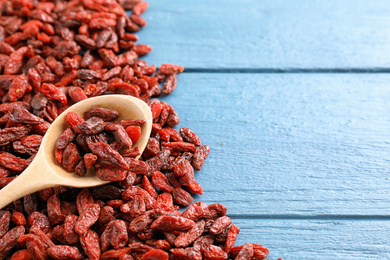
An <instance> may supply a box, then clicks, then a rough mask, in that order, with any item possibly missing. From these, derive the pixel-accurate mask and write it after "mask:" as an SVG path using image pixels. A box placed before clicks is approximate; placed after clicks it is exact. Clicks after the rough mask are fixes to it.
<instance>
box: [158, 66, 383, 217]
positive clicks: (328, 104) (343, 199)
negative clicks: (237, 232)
mask: <svg viewBox="0 0 390 260" xmlns="http://www.w3.org/2000/svg"><path fill="white" fill-rule="evenodd" d="M389 82H390V76H389V75H384V74H369V75H366V74H347V75H346V74H332V75H328V74H232V73H229V74H210V73H204V74H185V73H184V74H182V75H180V76H179V78H178V87H177V89H176V90H175V92H174V93H172V94H171V95H170V96H168V97H163V98H162V100H165V101H167V102H168V103H170V104H171V105H172V106H173V107H175V108H176V110H177V112H178V114H179V116H180V118H181V123H180V125H179V126H183V127H189V128H190V129H192V130H193V131H194V132H195V133H197V134H198V135H199V136H200V138H201V140H202V142H203V143H204V144H209V145H210V146H211V152H210V155H209V158H208V159H207V161H206V163H205V165H204V166H203V169H202V170H201V171H200V172H197V173H196V179H197V180H198V182H199V183H200V184H201V185H202V187H203V188H204V195H202V196H198V197H196V200H202V201H204V202H206V203H208V204H209V203H215V202H221V203H223V204H224V205H225V206H227V208H228V209H229V212H230V214H231V215H232V216H234V217H237V218H239V217H249V218H251V217H254V218H259V217H260V218H272V217H284V218H300V217H302V218H305V217H310V218H323V219H327V218H328V217H329V218H334V217H338V216H341V217H343V216H361V217H370V216H371V217H376V216H381V217H383V216H384V217H390V207H389V201H390V175H389V169H390V159H389V158H390V156H389V155H390V142H389V140H390V114H389V112H388V111H389V110H390V103H389V102H388V100H389V99H390V84H389Z"/></svg>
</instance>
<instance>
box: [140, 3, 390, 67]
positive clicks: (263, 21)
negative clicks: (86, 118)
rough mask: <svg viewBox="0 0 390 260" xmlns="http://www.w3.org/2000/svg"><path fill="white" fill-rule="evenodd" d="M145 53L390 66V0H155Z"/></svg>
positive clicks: (246, 62)
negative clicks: (151, 49) (149, 48)
mask: <svg viewBox="0 0 390 260" xmlns="http://www.w3.org/2000/svg"><path fill="white" fill-rule="evenodd" d="M149 3H150V5H149V6H150V7H149V10H147V11H146V12H145V13H144V14H143V17H144V18H145V19H146V20H147V22H148V26H147V27H146V28H145V29H143V30H141V31H140V32H139V33H138V35H139V36H140V43H145V44H149V45H151V46H152V47H153V52H151V53H150V54H148V55H147V56H146V57H145V60H146V61H148V62H150V63H152V64H156V65H160V64H162V63H177V64H180V65H183V66H185V67H187V68H204V69H215V68H218V69H231V68H248V69H254V68H268V69H269V68H271V69H276V70H280V69H288V68H308V69H311V70H312V69H315V68H331V69H333V68H371V69H372V68H378V67H379V68H380V67H386V68H389V67H390V58H389V55H387V53H390V16H389V15H388V14H389V13H390V2H389V1H381V0H374V1H363V0H358V1H354V0H346V1H337V0H320V1H310V0H297V1H282V0H264V1H258V0H242V1H235V0H223V1H221V0H220V1H209V0H198V1H195V2H187V1H181V0H172V1H168V2H167V1H160V0H150V1H149Z"/></svg>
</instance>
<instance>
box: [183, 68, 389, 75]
mask: <svg viewBox="0 0 390 260" xmlns="http://www.w3.org/2000/svg"><path fill="white" fill-rule="evenodd" d="M184 72H186V73H268V74H269V73H275V74H278V73H292V74H293V73H308V74H309V73H319V74H321V73H323V74H327V73H328V74H332V73H345V74H347V73H351V74H354V73H355V74H358V73H390V68H279V69H277V68H191V67H186V68H185V69H184Z"/></svg>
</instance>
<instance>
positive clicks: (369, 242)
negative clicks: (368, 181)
mask: <svg viewBox="0 0 390 260" xmlns="http://www.w3.org/2000/svg"><path fill="white" fill-rule="evenodd" d="M233 223H235V225H237V226H239V227H240V228H241V230H240V233H239V234H238V237H237V238H238V239H237V241H236V243H235V245H242V244H244V243H245V242H252V243H259V244H262V245H263V246H265V247H267V248H268V249H269V250H270V254H269V259H273V260H275V259H277V258H278V257H281V258H283V259H286V260H287V259H288V260H295V259H296V260H298V259H299V260H302V259H316V260H328V259H356V260H358V259H359V260H360V259H372V260H377V259H390V247H389V244H390V238H389V236H388V231H389V228H390V223H389V222H388V221H382V220H370V221H361V220H329V221H328V220H255V219H245V220H243V219H233Z"/></svg>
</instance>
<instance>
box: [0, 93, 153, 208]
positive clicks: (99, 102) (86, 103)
mask: <svg viewBox="0 0 390 260" xmlns="http://www.w3.org/2000/svg"><path fill="white" fill-rule="evenodd" d="M93 107H102V108H108V109H112V110H116V111H118V113H119V118H118V120H122V119H142V120H145V123H144V124H143V125H142V126H141V136H140V138H139V140H138V141H137V142H136V143H135V144H134V146H138V147H139V149H140V152H141V154H142V152H143V150H144V149H145V146H146V144H147V142H148V138H149V136H150V132H151V129H152V114H151V112H150V109H149V107H148V105H147V104H146V103H145V102H143V101H142V100H140V99H138V98H135V97H132V96H126V95H104V96H99V97H93V98H89V99H86V100H83V101H81V102H78V103H76V104H74V105H72V106H71V107H69V108H68V109H66V110H65V111H64V112H63V113H61V114H60V115H59V116H58V117H57V118H56V119H55V120H54V122H53V123H52V124H51V126H50V127H49V129H48V130H47V132H46V134H45V135H44V137H43V139H42V142H41V145H40V147H39V150H38V152H37V154H36V155H35V158H34V159H33V161H32V162H31V164H30V165H29V166H28V167H27V168H26V169H25V170H24V171H23V173H22V174H21V175H19V176H18V177H17V178H16V179H15V180H13V181H12V182H10V183H9V184H8V185H7V186H5V187H4V188H3V189H1V190H0V209H1V208H3V207H5V206H6V205H8V204H9V203H11V202H13V201H15V200H16V199H19V198H21V197H24V196H26V195H28V194H31V193H33V192H36V191H39V190H43V189H47V188H51V187H55V186H69V187H76V188H86V187H95V186H100V185H103V184H106V183H108V181H102V180H100V179H99V178H98V177H97V175H96V174H95V172H94V171H93V170H91V169H90V170H88V172H87V174H86V175H84V176H82V177H80V176H78V175H76V174H75V173H71V172H68V171H67V170H66V169H64V168H63V167H62V166H61V165H60V164H58V162H57V161H56V159H55V157H54V153H55V146H56V142H57V138H58V136H59V135H60V134H62V133H63V132H64V131H65V129H66V128H67V127H69V126H68V124H67V123H66V121H65V117H66V114H67V113H68V112H75V113H77V114H79V115H80V116H83V115H84V112H86V111H88V110H89V109H91V108H93ZM136 159H138V157H137V158H136Z"/></svg>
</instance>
